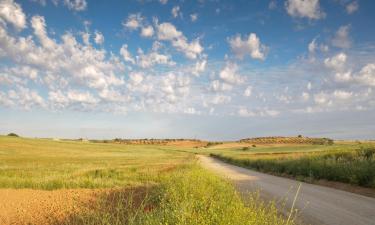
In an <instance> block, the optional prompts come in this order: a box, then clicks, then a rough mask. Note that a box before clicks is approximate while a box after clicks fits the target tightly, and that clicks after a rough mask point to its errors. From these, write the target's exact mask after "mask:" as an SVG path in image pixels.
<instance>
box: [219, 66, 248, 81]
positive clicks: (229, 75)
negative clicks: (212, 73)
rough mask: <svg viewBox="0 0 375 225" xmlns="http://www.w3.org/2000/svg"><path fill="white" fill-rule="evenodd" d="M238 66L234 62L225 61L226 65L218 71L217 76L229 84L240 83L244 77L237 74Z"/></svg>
mask: <svg viewBox="0 0 375 225" xmlns="http://www.w3.org/2000/svg"><path fill="white" fill-rule="evenodd" d="M237 71H238V66H237V64H234V63H227V64H226V66H225V67H224V68H223V69H222V70H221V71H220V73H219V77H220V78H221V79H222V80H223V81H225V82H227V83H229V84H242V83H243V82H244V81H245V79H244V78H243V77H242V76H241V75H239V74H237Z"/></svg>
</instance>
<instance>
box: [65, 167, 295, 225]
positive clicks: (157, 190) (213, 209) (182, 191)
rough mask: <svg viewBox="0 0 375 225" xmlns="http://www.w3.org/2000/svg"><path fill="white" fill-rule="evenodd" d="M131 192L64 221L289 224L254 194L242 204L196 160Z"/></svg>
mask: <svg viewBox="0 0 375 225" xmlns="http://www.w3.org/2000/svg"><path fill="white" fill-rule="evenodd" d="M132 193H133V195H132V196H133V197H130V198H129V195H121V194H120V195H117V198H115V201H113V202H112V204H114V205H116V207H115V208H116V210H115V211H114V210H113V208H112V207H111V206H110V205H109V204H108V203H107V200H106V199H104V200H103V201H102V202H101V203H99V205H98V208H99V209H100V210H94V211H87V212H85V213H83V214H77V215H73V216H72V217H71V218H70V219H69V220H67V221H65V222H64V224H114V225H116V224H192V225H194V224H218V225H220V224H223V225H224V224H225V225H226V224H254V225H255V224H257V225H258V224H259V225H261V224H294V222H293V220H292V221H289V222H287V221H286V219H285V218H283V217H282V216H281V215H280V214H279V213H278V212H277V210H276V208H275V207H274V205H273V204H264V203H262V202H261V201H259V199H258V198H257V196H256V195H251V196H250V197H249V199H248V201H247V204H244V203H243V201H242V200H241V198H240V196H239V194H238V193H237V192H236V191H235V190H234V188H233V186H232V185H231V184H230V183H228V182H227V181H226V180H223V179H222V178H219V177H217V176H216V175H214V174H212V173H209V172H207V171H205V170H203V169H202V168H200V167H198V166H196V165H190V166H186V167H184V168H180V169H178V170H176V171H174V172H173V173H171V174H169V175H168V176H164V177H163V178H162V179H161V180H160V183H159V185H156V186H155V187H153V188H151V189H149V190H148V191H147V192H146V193H145V192H144V191H143V192H141V195H143V196H144V197H143V198H141V199H142V200H141V201H140V199H139V195H137V194H136V192H132Z"/></svg>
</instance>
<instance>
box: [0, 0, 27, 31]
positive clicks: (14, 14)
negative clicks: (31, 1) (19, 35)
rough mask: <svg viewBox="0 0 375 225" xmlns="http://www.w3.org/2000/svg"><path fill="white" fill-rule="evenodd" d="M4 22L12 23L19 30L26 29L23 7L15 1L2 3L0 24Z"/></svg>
mask: <svg viewBox="0 0 375 225" xmlns="http://www.w3.org/2000/svg"><path fill="white" fill-rule="evenodd" d="M3 20H5V21H6V22H8V23H11V24H12V25H13V26H14V27H15V28H16V29H17V30H22V29H24V28H25V27H26V16H25V14H24V13H23V11H22V8H21V6H20V5H19V4H17V3H15V2H14V1H13V0H1V1H0V22H1V21H3ZM0 24H1V23H0Z"/></svg>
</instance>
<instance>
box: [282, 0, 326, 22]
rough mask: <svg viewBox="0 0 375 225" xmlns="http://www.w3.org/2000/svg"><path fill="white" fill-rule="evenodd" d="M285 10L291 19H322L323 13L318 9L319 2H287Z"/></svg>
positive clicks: (296, 0)
mask: <svg viewBox="0 0 375 225" xmlns="http://www.w3.org/2000/svg"><path fill="white" fill-rule="evenodd" d="M285 8H286V11H287V12H288V14H289V15H290V16H292V17H299V18H304V17H305V18H308V19H322V18H324V17H325V13H324V12H323V10H322V9H321V8H320V4H319V0H287V1H286V2H285Z"/></svg>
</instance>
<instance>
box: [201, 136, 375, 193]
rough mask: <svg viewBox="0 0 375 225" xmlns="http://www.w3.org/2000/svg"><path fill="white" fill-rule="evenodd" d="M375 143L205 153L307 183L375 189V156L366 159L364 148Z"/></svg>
mask: <svg viewBox="0 0 375 225" xmlns="http://www.w3.org/2000/svg"><path fill="white" fill-rule="evenodd" d="M362 147H363V148H368V147H370V148H371V147H374V144H369V143H367V144H358V143H354V142H352V143H345V144H334V145H332V146H324V145H309V146H283V147H263V148H250V150H247V151H243V150H242V149H222V150H217V151H215V150H213V149H211V150H209V149H206V150H204V152H205V153H207V152H209V153H210V154H212V155H213V156H215V157H218V158H220V159H222V160H225V161H227V162H229V163H232V164H236V165H239V166H243V167H247V168H251V169H255V170H259V171H262V172H266V173H272V174H277V175H281V176H284V175H285V176H288V177H290V176H293V177H296V178H300V179H303V180H306V181H309V180H319V179H326V180H330V181H339V182H344V183H350V184H355V185H359V186H364V187H372V188H375V154H374V155H373V156H370V157H366V156H365V154H366V153H365V152H363V151H358V150H359V149H360V148H362Z"/></svg>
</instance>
